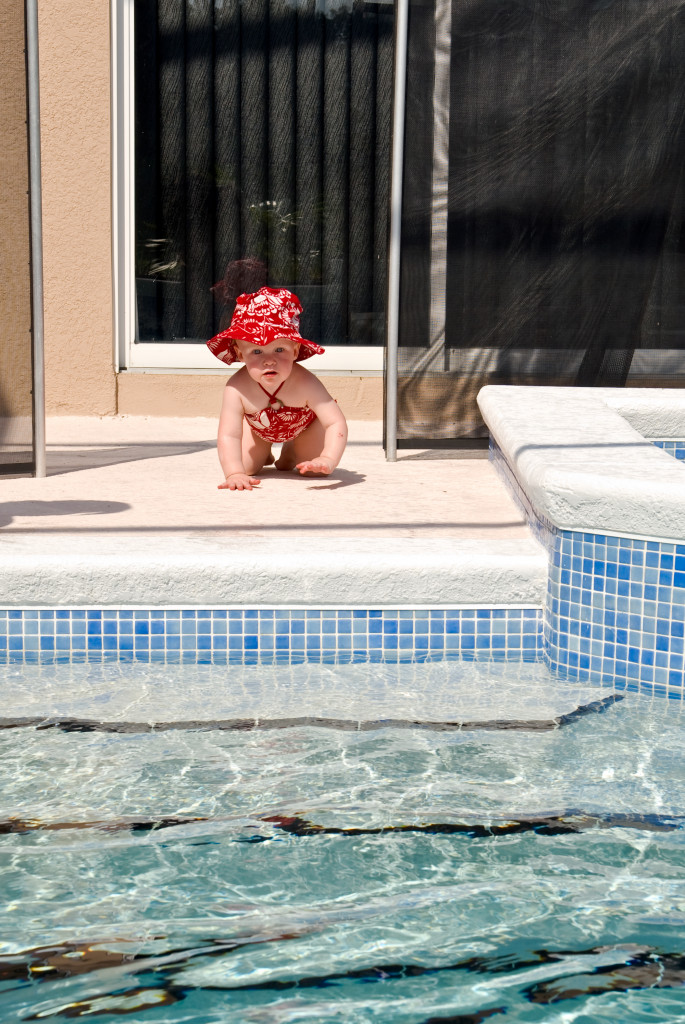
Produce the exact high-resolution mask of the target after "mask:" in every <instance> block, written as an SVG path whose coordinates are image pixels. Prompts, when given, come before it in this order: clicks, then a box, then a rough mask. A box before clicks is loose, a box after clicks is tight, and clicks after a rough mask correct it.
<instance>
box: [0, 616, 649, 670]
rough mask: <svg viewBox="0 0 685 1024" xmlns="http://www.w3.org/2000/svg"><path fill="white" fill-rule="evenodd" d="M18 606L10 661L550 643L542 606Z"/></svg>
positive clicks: (537, 648) (498, 649)
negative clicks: (42, 610) (545, 638)
mask: <svg viewBox="0 0 685 1024" xmlns="http://www.w3.org/2000/svg"><path fill="white" fill-rule="evenodd" d="M23 611H26V614H25V615H24V614H23ZM11 612H12V614H11V615H10V614H9V612H8V611H5V614H4V615H2V614H0V659H3V658H4V659H5V660H11V661H21V660H27V659H31V660H41V659H48V660H49V659H50V658H51V657H52V658H55V657H57V658H59V659H63V658H64V657H74V658H76V659H77V660H83V659H86V660H89V659H90V660H102V659H103V658H106V659H108V660H110V659H112V658H117V657H121V658H123V659H124V660H131V659H133V658H136V659H142V660H157V661H159V660H164V659H166V660H169V661H182V662H186V661H193V660H201V661H203V662H208V661H217V660H218V661H219V662H221V663H227V662H230V663H232V664H240V663H250V664H256V663H258V662H260V661H265V662H268V661H274V660H278V661H282V662H283V663H288V662H289V661H291V662H292V661H296V662H301V661H304V660H309V661H322V660H326V661H327V662H330V663H332V662H335V661H336V660H337V661H340V660H341V659H342V660H343V661H346V662H350V661H352V660H372V661H382V660H390V661H397V660H404V661H411V660H425V659H426V658H436V657H437V658H441V657H444V656H449V657H467V658H472V657H474V656H475V655H476V654H477V655H478V656H483V657H494V658H502V657H512V658H515V659H520V658H524V659H526V658H530V657H531V654H532V655H534V656H535V657H540V656H541V655H542V644H543V629H542V627H543V623H542V616H541V610H539V609H531V608H524V609H521V608H518V609H516V608H514V609H504V608H497V609H487V608H478V609H473V608H468V609H449V610H445V609H418V610H416V611H412V610H409V609H400V610H397V611H393V610H386V609H358V610H357V609H355V610H350V609H339V610H337V609H324V610H320V609H311V610H304V609H296V610H292V611H288V610H285V609H275V610H274V609H245V610H244V611H242V610H237V609H228V610H225V611H223V612H221V611H219V613H218V614H217V612H216V610H208V609H197V611H194V610H189V609H181V610H175V611H174V610H171V609H149V610H145V609H134V610H131V609H122V610H121V611H117V610H116V609H102V610H99V609H68V610H66V609H55V610H52V613H51V614H49V615H48V614H46V615H43V614H41V613H39V612H37V611H36V610H35V609H25V610H20V609H11ZM654 621H655V622H656V620H654ZM476 631H477V641H476ZM353 636H354V643H353V642H352V637H353Z"/></svg>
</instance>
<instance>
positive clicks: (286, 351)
mask: <svg viewBox="0 0 685 1024" xmlns="http://www.w3.org/2000/svg"><path fill="white" fill-rule="evenodd" d="M236 348H237V349H238V354H239V355H240V358H241V359H242V361H243V362H244V363H245V368H246V370H247V372H248V373H249V375H250V377H252V379H253V380H256V381H257V383H258V384H261V385H262V386H264V387H266V389H267V390H268V391H273V389H274V387H278V386H279V385H280V384H282V383H283V381H284V380H285V379H286V378H287V377H289V376H290V373H291V371H292V368H293V363H294V362H295V359H296V358H297V354H298V352H299V351H300V346H299V344H298V343H297V342H295V341H291V340H290V338H277V339H276V341H270V342H269V344H268V345H249V344H248V343H247V342H245V341H240V342H236Z"/></svg>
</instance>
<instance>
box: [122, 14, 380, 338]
mask: <svg viewBox="0 0 685 1024" xmlns="http://www.w3.org/2000/svg"><path fill="white" fill-rule="evenodd" d="M392 30H393V9H392V6H391V5H389V4H377V3H365V2H364V0H355V2H354V3H348V2H345V3H326V4H322V3H321V2H320V0H297V2H295V3H291V2H288V0H242V2H239V0H194V2H190V0H186V2H184V0H136V3H135V74H136V135H135V138H136V156H135V164H136V294H137V323H138V329H137V340H139V341H148V342H149V341H166V342H168V341H184V342H187V341H204V340H205V339H207V338H209V337H210V336H211V335H213V334H214V333H216V332H217V331H218V330H220V329H221V328H222V327H224V326H226V324H227V322H228V321H229V320H230V315H231V312H232V309H233V303H234V300H235V297H236V295H238V294H240V293H241V291H244V290H255V289H256V288H258V287H260V286H261V285H262V284H265V283H266V284H269V285H272V286H285V287H288V288H291V289H292V290H293V291H295V292H296V293H297V294H298V296H299V297H300V300H301V301H302V304H303V306H304V308H305V317H303V325H304V326H305V327H306V331H307V332H309V333H310V334H311V336H312V337H314V338H316V339H317V340H318V341H320V342H321V343H322V344H324V345H340V344H357V345H359V344H361V345H369V344H382V343H383V340H384V309H385V287H386V285H385V280H386V235H387V207H388V188H389V152H390V139H389V132H390V111H391V100H392V95H391V94H392Z"/></svg>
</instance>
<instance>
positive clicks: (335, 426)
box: [295, 377, 347, 476]
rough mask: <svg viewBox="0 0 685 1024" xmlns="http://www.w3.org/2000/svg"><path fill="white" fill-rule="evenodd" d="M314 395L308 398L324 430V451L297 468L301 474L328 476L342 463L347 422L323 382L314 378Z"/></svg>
mask: <svg viewBox="0 0 685 1024" xmlns="http://www.w3.org/2000/svg"><path fill="white" fill-rule="evenodd" d="M312 384H313V385H314V386H313V388H312V394H311V395H310V396H308V398H307V404H308V405H309V408H310V409H311V410H312V411H313V412H314V413H316V418H317V419H318V421H319V423H320V424H321V426H322V427H323V429H324V442H323V450H322V452H321V454H320V455H318V456H316V457H315V458H313V459H308V460H306V461H304V462H299V463H298V464H297V466H296V467H295V468H296V469H298V470H299V471H300V473H321V474H323V475H324V476H327V475H328V474H329V473H332V472H333V470H334V469H335V467H336V466H337V465H338V463H339V462H340V460H341V458H342V455H343V452H344V451H345V446H346V444H347V421H346V419H345V417H344V416H343V414H342V411H341V409H340V407H339V405H338V403H337V402H335V401H334V400H333V399H332V398H331V396H330V395H329V394H328V391H326V388H325V387H324V386H323V384H322V383H321V381H319V380H317V379H316V378H315V377H313V380H312Z"/></svg>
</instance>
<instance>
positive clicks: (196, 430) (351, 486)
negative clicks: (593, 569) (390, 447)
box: [0, 417, 546, 607]
mask: <svg viewBox="0 0 685 1024" xmlns="http://www.w3.org/2000/svg"><path fill="white" fill-rule="evenodd" d="M215 432H216V421H215V420H211V419H183V418H178V419H154V418H146V417H116V418H109V419H81V418H57V419H53V420H50V421H49V422H48V443H49V449H48V477H47V478H46V479H43V480H36V479H30V478H14V479H4V480H0V493H1V494H2V497H1V498H0V564H1V565H2V569H3V571H2V573H1V574H0V605H2V606H7V605H16V606H26V605H43V606H48V607H56V606H60V605H75V606H78V605H98V606H100V605H104V606H107V605H109V606H122V605H124V606H125V605H141V606H155V605H166V606H178V605H186V604H188V605H199V606H207V605H209V606H211V605H227V604H229V605H230V604H234V605H236V604H237V605H247V606H257V605H267V606H268V605H294V604H300V605H303V604H304V605H307V604H309V605H314V606H320V605H341V606H349V605H352V606H354V605H360V606H364V607H372V606H394V607H397V606H402V605H409V606H417V605H426V604H428V605H431V604H439V605H451V604H457V605H458V604H464V605H473V604H476V605H478V604H482V605H487V606H493V605H540V604H541V603H542V599H543V593H544V587H545V582H546V557H545V555H544V553H543V551H542V549H541V547H540V546H539V545H538V544H537V542H536V541H535V540H534V539H533V538H532V536H531V535H530V533H529V530H528V528H527V526H526V525H525V522H524V519H523V516H522V514H521V512H520V511H519V509H518V508H517V506H516V505H515V504H514V502H513V500H512V499H511V497H510V496H509V494H508V492H507V490H506V488H505V486H504V485H503V484H502V482H501V481H500V479H499V478H498V476H497V474H496V473H495V471H494V470H493V468H492V467H491V466H490V464H489V463H488V461H487V453H486V452H479V453H477V457H473V456H471V457H459V458H454V457H450V456H449V454H446V453H444V452H440V451H438V452H435V451H433V452H426V451H402V452H400V457H399V460H398V462H397V463H395V464H389V463H387V462H386V461H385V457H384V454H383V450H382V447H381V425H380V424H378V423H352V424H351V430H350V444H349V446H348V449H347V451H346V453H345V456H344V459H343V461H342V463H341V466H340V467H339V468H338V469H337V470H336V471H335V473H334V474H333V475H332V476H331V477H328V478H321V477H319V478H313V477H300V476H299V475H298V474H296V473H278V472H277V471H276V470H274V469H268V470H266V471H265V472H264V474H263V482H262V484H261V485H260V487H259V488H258V489H255V490H253V491H251V492H229V491H224V490H221V491H220V490H218V489H217V484H218V483H219V482H220V480H221V472H220V469H219V464H218V460H217V456H216V449H215Z"/></svg>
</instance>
